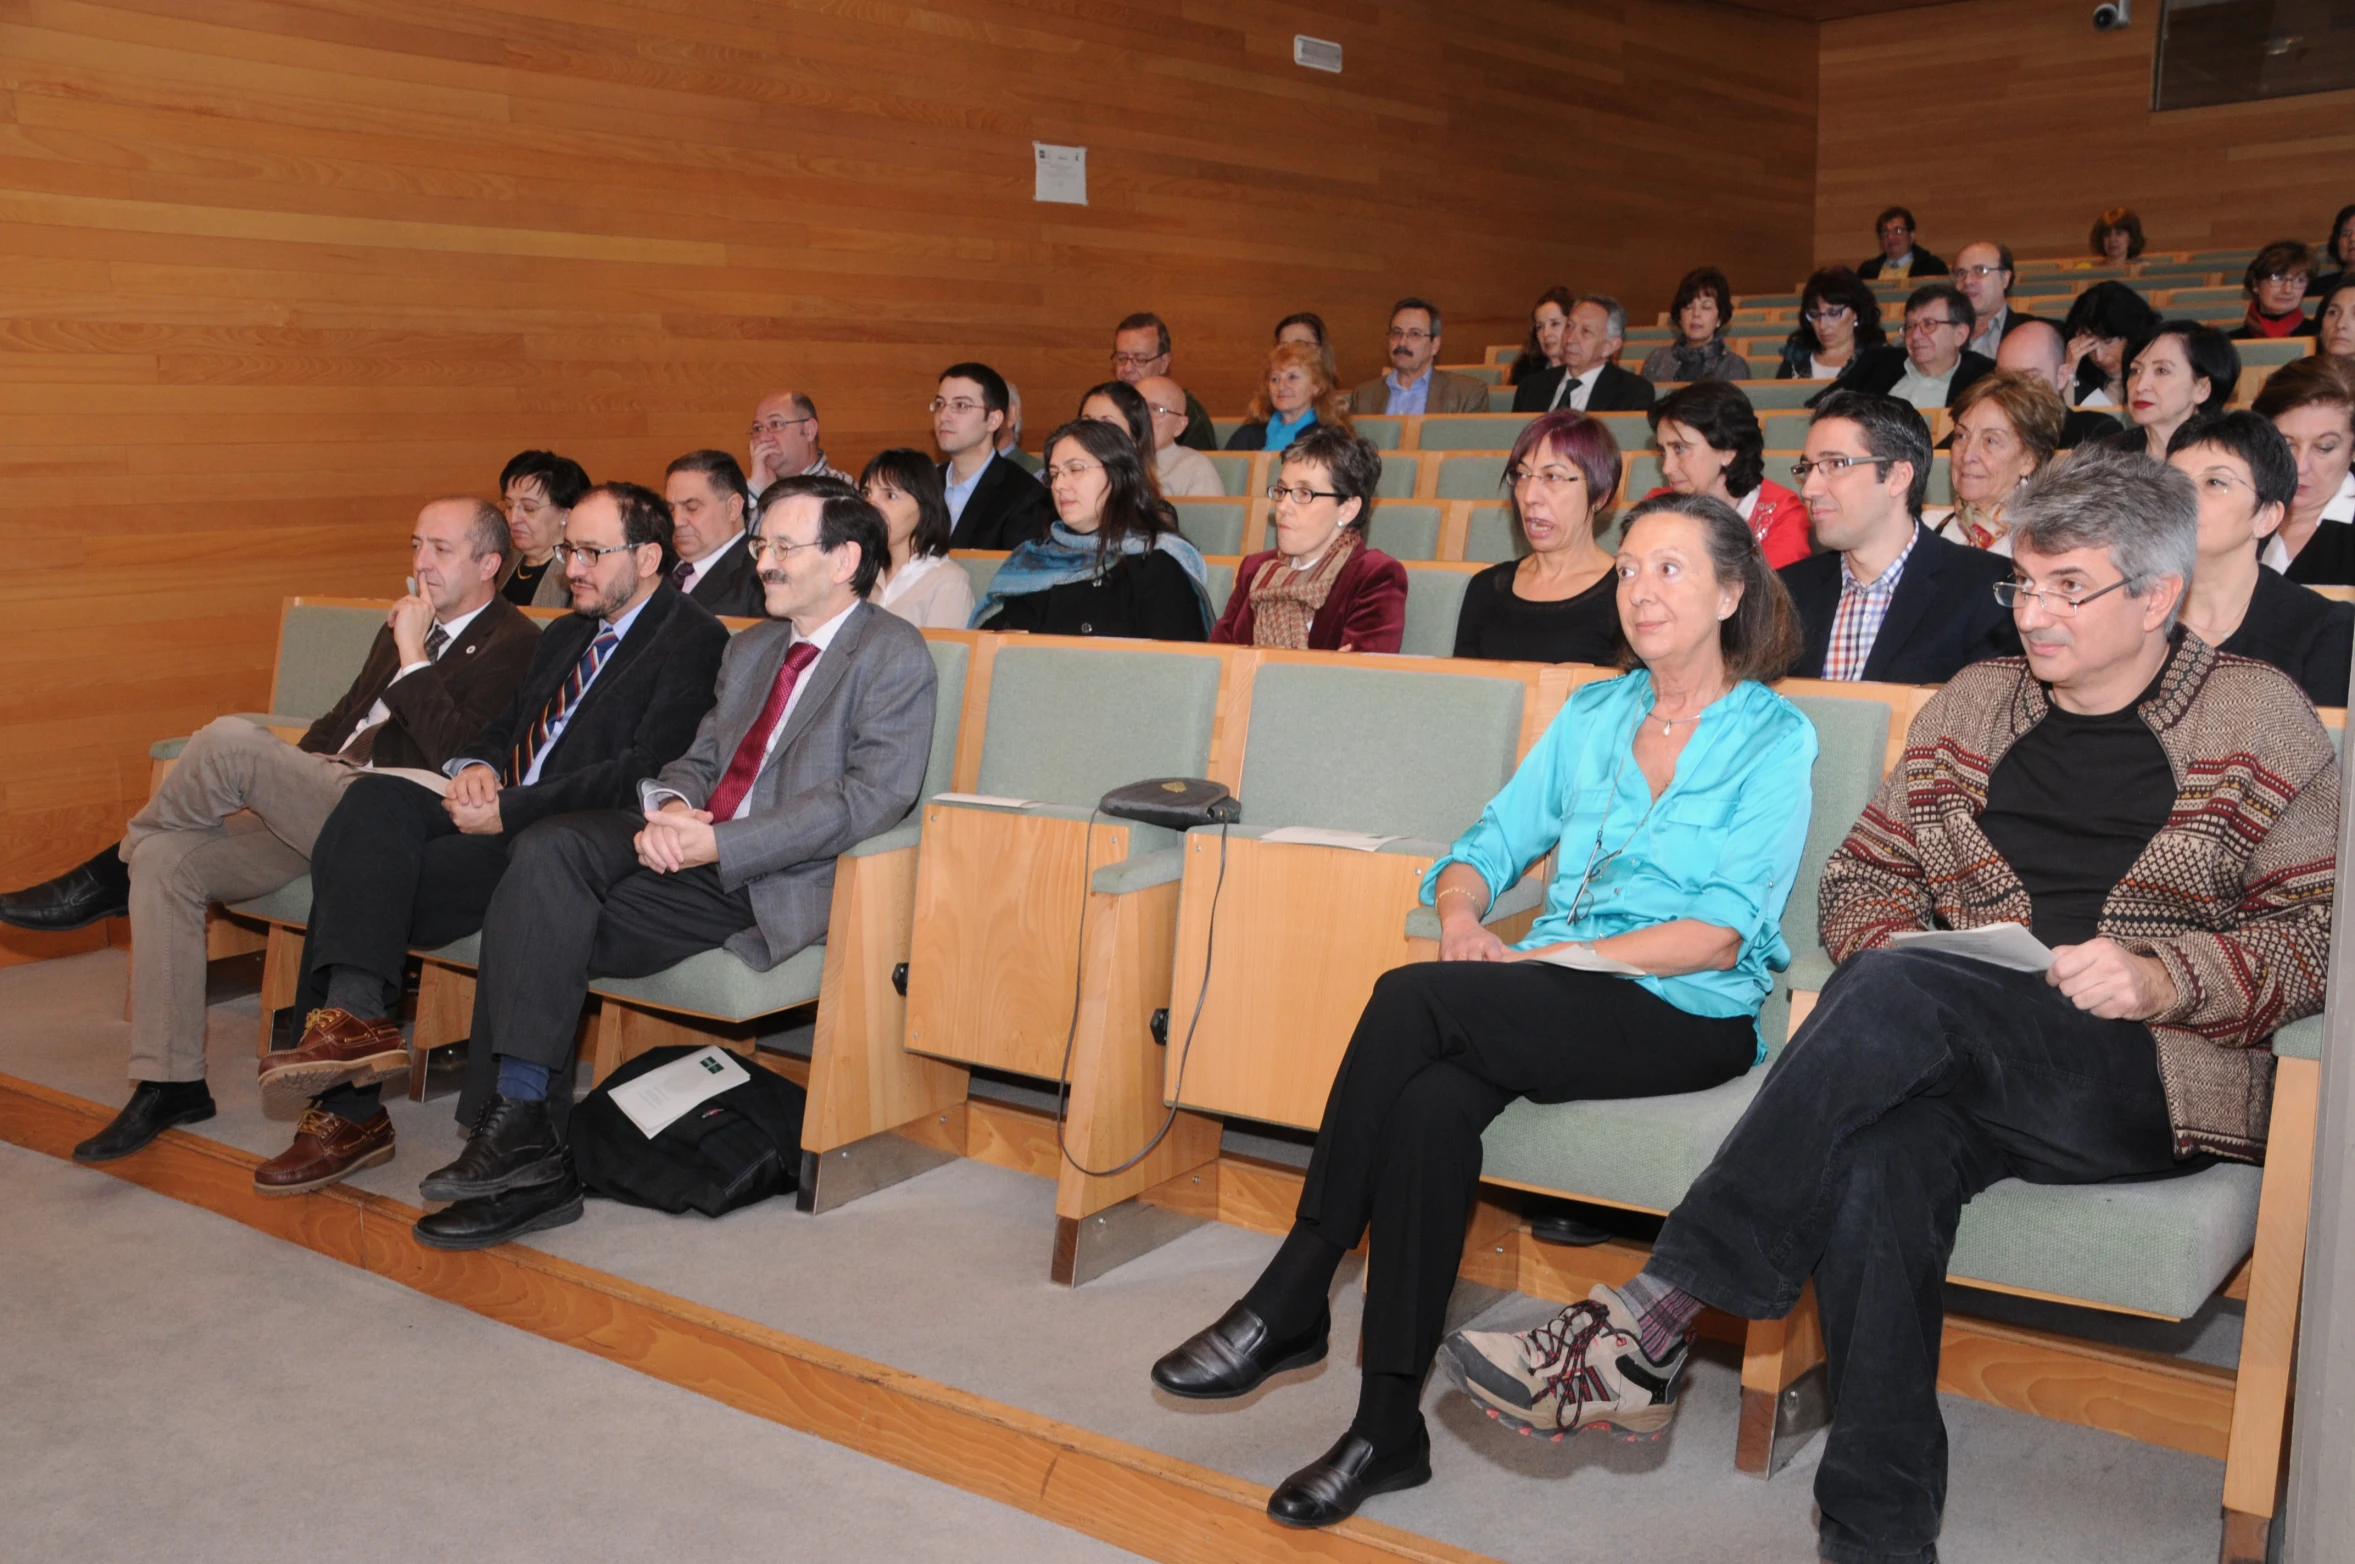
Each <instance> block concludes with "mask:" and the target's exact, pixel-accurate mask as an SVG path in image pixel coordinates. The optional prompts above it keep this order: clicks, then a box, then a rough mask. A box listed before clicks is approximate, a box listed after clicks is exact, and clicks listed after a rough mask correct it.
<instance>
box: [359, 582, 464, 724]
mask: <svg viewBox="0 0 2355 1564" xmlns="http://www.w3.org/2000/svg"><path fill="white" fill-rule="evenodd" d="M490 606H491V605H490V600H489V599H488V598H485V599H484V600H483V603H482V607H481V608H477V609H475V610H474V611H473V612H472V613H465V614H460V615H459V616H458V617H457V618H455V619H450V620H436V621H435V623H436V624H439V625H440V626H441V628H442V633H443V634H444V635H445V636H447V637H449V639H447V640H445V641H444V642H442V650H443V651H445V652H446V651H448V650H449V649H450V648H451V647H453V646H456V645H457V644H458V637H460V636H462V635H464V634H465V633H466V627H467V626H468V625H470V624H472V623H474V621H475V619H476V617H477V616H478V615H480V614H481V613H482V610H483V609H484V608H488V607H490ZM426 634H427V635H428V636H430V635H432V634H433V632H432V631H431V630H430V629H429V630H427V631H426ZM432 666H433V660H432V659H431V658H427V659H425V660H424V661H422V662H413V663H404V664H402V665H401V670H400V672H398V673H396V674H394V675H393V676H392V679H391V681H390V682H391V683H393V684H398V683H400V682H401V681H402V680H403V679H406V678H407V677H409V675H411V674H413V673H415V672H416V671H417V670H418V669H420V668H430V667H432ZM390 721H392V708H391V707H390V706H387V705H386V704H385V703H384V697H383V696H381V695H379V696H378V697H377V698H376V704H375V705H373V706H371V707H369V708H368V715H366V716H365V717H362V718H361V719H360V721H359V725H358V726H357V727H355V728H353V729H352V731H351V732H349V733H347V734H345V735H344V736H343V742H342V743H341V744H338V745H336V746H335V747H336V749H337V750H338V751H341V750H346V749H349V748H350V747H351V743H352V740H354V739H356V738H358V737H359V736H360V735H361V734H363V733H365V732H367V731H368V730H369V729H370V728H373V727H375V726H376V725H377V724H378V723H380V722H390Z"/></svg>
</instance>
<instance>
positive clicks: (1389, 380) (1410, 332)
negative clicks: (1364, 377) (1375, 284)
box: [1349, 299, 1488, 416]
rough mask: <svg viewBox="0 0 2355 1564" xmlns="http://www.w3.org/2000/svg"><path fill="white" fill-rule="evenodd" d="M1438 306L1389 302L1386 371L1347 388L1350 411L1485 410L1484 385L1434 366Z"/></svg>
mask: <svg viewBox="0 0 2355 1564" xmlns="http://www.w3.org/2000/svg"><path fill="white" fill-rule="evenodd" d="M1439 332H1440V320H1439V306H1438V305H1436V304H1430V303H1426V302H1425V301H1423V300H1421V299H1400V300H1399V301H1398V302H1397V303H1396V304H1393V305H1392V306H1390V337H1389V343H1390V372H1389V373H1388V374H1386V375H1384V376H1383V377H1382V378H1381V379H1379V380H1369V381H1367V382H1366V383H1365V384H1364V385H1362V386H1359V387H1358V388H1357V389H1356V390H1355V391H1352V392H1350V393H1349V410H1350V411H1351V412H1353V413H1393V414H1398V415H1400V416H1406V415H1409V414H1414V413H1485V412H1487V411H1488V386H1487V383H1486V382H1484V381H1479V380H1474V379H1473V378H1472V377H1471V376H1470V375H1459V374H1456V373H1455V372H1453V371H1452V370H1445V369H1435V368H1433V367H1432V364H1433V362H1434V361H1435V360H1436V359H1437V358H1438V357H1439Z"/></svg>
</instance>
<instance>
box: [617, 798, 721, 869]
mask: <svg viewBox="0 0 2355 1564" xmlns="http://www.w3.org/2000/svg"><path fill="white" fill-rule="evenodd" d="M637 848H638V862H640V863H642V864H644V865H645V866H646V867H647V868H649V869H651V870H653V871H654V872H655V873H656V874H676V873H677V872H678V871H679V870H681V869H692V868H694V867H695V866H696V865H697V864H705V863H718V862H719V861H720V842H719V837H718V836H717V834H715V833H714V832H713V830H712V821H711V811H710V810H708V809H690V808H688V807H687V805H686V803H685V802H684V801H683V800H680V799H676V798H674V799H672V800H670V801H669V802H668V803H666V804H664V805H663V806H662V807H661V808H660V809H649V810H647V811H646V828H645V829H644V830H642V831H640V832H639V833H638V836H637Z"/></svg>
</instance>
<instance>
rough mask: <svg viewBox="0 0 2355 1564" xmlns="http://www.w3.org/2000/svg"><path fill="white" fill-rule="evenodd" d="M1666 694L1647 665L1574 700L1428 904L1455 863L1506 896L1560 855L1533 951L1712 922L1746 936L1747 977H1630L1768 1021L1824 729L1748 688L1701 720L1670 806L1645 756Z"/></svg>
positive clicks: (1699, 1011) (1683, 998)
mask: <svg viewBox="0 0 2355 1564" xmlns="http://www.w3.org/2000/svg"><path fill="white" fill-rule="evenodd" d="M1652 700H1653V694H1652V677H1651V675H1650V674H1648V673H1646V672H1644V671H1643V670H1641V669H1638V670H1637V671H1635V672H1634V673H1631V674H1628V675H1627V676H1626V677H1625V678H1620V679H1606V680H1599V681H1597V682H1595V683H1593V684H1585V685H1581V686H1579V688H1578V689H1576V690H1574V691H1572V692H1571V695H1570V699H1569V700H1568V701H1567V702H1565V703H1564V704H1563V707H1562V710H1561V713H1560V715H1558V716H1556V717H1555V718H1554V721H1553V723H1552V725H1551V726H1549V727H1548V728H1547V729H1546V731H1545V736H1544V737H1542V738H1540V739H1539V740H1538V741H1537V747H1536V748H1534V749H1532V750H1531V751H1530V752H1529V757H1528V758H1527V759H1526V760H1524V761H1522V762H1521V765H1520V767H1519V769H1517V770H1516V771H1515V772H1514V773H1513V778H1512V780H1511V781H1509V782H1507V783H1506V784H1505V787H1504V791H1503V792H1501V793H1499V794H1497V795H1496V797H1495V798H1493V799H1491V800H1489V803H1488V807H1487V808H1486V809H1483V810H1482V811H1481V812H1480V819H1479V821H1478V822H1477V823H1476V824H1474V825H1473V827H1472V828H1471V829H1470V830H1468V831H1466V832H1465V833H1464V834H1463V835H1462V836H1461V837H1459V838H1458V839H1457V841H1456V844H1455V846H1454V847H1452V848H1450V849H1449V850H1448V854H1447V856H1446V857H1445V858H1442V859H1440V860H1439V861H1438V862H1437V863H1435V864H1433V865H1432V866H1431V868H1430V871H1429V872H1428V873H1426V874H1425V875H1424V876H1423V890H1422V897H1423V900H1424V901H1425V902H1426V903H1428V902H1430V901H1431V899H1432V895H1433V892H1434V891H1435V890H1436V888H1437V886H1438V882H1439V873H1440V871H1441V870H1443V869H1445V868H1446V867H1447V866H1448V865H1449V864H1455V863H1460V864H1467V865H1469V866H1470V867H1472V868H1474V869H1477V870H1479V871H1480V874H1481V877H1482V878H1483V879H1485V880H1487V882H1488V889H1489V893H1490V895H1491V896H1492V897H1493V896H1496V895H1501V894H1502V893H1503V892H1504V891H1505V890H1506V889H1507V888H1508V887H1510V886H1511V885H1512V884H1513V883H1514V882H1516V881H1517V880H1519V879H1520V878H1521V875H1522V873H1523V871H1525V870H1526V869H1527V868H1528V867H1529V866H1530V865H1531V864H1533V863H1535V862H1536V861H1537V860H1538V859H1540V858H1542V857H1544V856H1545V855H1546V854H1547V853H1549V852H1551V853H1554V854H1555V858H1554V878H1553V883H1552V884H1551V885H1549V886H1548V887H1547V888H1546V898H1545V907H1544V910H1543V911H1542V912H1541V913H1540V914H1539V915H1538V919H1537V924H1536V926H1535V927H1534V928H1532V929H1531V930H1530V931H1529V937H1528V938H1527V939H1525V940H1523V941H1521V944H1520V946H1519V947H1518V948H1520V949H1523V950H1531V949H1535V948H1537V947H1539V946H1543V945H1559V944H1562V943H1564V942H1566V941H1581V942H1583V941H1588V940H1598V939H1607V938H1609V937H1610V936H1611V935H1614V934H1625V933H1627V932H1628V931H1629V930H1631V929H1641V928H1649V927H1650V926H1652V925H1653V924H1656V923H1667V922H1671V921H1673V920H1674V919H1677V918H1697V919H1699V920H1700V921H1701V922H1703V923H1713V924H1716V925H1717V926H1718V927H1720V928H1726V929H1732V930H1733V931H1735V932H1736V933H1738V934H1739V935H1741V937H1742V950H1741V955H1740V956H1739V957H1738V958H1737V959H1736V961H1735V962H1734V965H1733V966H1732V967H1730V968H1728V969H1727V970H1725V971H1723V972H1688V973H1686V974H1684V975H1682V976H1680V977H1652V976H1648V975H1647V976H1644V977H1640V978H1634V979H1631V980H1630V981H1633V982H1636V983H1640V984H1642V985H1643V986H1644V987H1645V988H1648V989H1650V990H1651V991H1652V992H1653V993H1655V994H1657V995H1659V996H1660V997H1661V998H1662V999H1665V1000H1667V1001H1668V1002H1669V1003H1670V1004H1672V1005H1674V1006H1676V1007H1677V1008H1678V1009H1679V1010H1682V1011H1685V1012H1686V1013H1687V1014H1690V1015H1698V1016H1709V1017H1716V1018H1723V1017H1729V1016H1742V1015H1747V1016H1755V1015H1757V1013H1758V1008H1759V1006H1761V1005H1763V1004H1764V1003H1765V1002H1766V996H1767V993H1768V991H1769V990H1770V989H1771V988H1772V986H1773V981H1774V980H1773V979H1772V977H1770V976H1769V973H1771V972H1777V971H1780V970H1781V969H1783V968H1784V967H1787V966H1789V965H1790V963H1791V951H1790V947H1789V946H1788V945H1786V944H1785V943H1784V942H1783V935H1782V917H1783V904H1784V903H1785V902H1787V901H1788V900H1789V899H1790V895H1791V881H1792V880H1793V879H1794V878H1795V877H1796V876H1797V874H1798V872H1799V855H1800V850H1801V849H1802V848H1803V847H1804V846H1805V845H1806V842H1807V813H1808V809H1809V806H1810V805H1811V803H1812V801H1813V788H1812V785H1811V782H1810V772H1811V770H1812V768H1813V766H1814V764H1815V749H1816V739H1815V725H1814V724H1813V723H1810V722H1809V721H1808V720H1807V718H1806V717H1805V716H1804V715H1803V714H1801V712H1800V711H1799V709H1798V708H1797V707H1796V706H1793V705H1792V704H1791V703H1790V702H1789V701H1786V700H1784V699H1783V698H1782V697H1781V696H1780V695H1777V694H1775V693H1774V691H1772V690H1770V689H1768V688H1767V687H1766V686H1765V685H1763V684H1758V683H1754V682H1749V681H1745V682H1743V683H1741V684H1737V685H1735V686H1734V687H1733V689H1731V690H1730V691H1728V692H1727V693H1726V694H1724V695H1722V696H1720V697H1719V698H1718V699H1717V700H1716V702H1714V703H1713V704H1712V705H1710V706H1709V707H1708V708H1707V709H1706V710H1705V711H1704V712H1703V713H1702V715H1701V717H1700V725H1699V726H1698V727H1697V728H1695V729H1694V730H1693V736H1692V738H1691V739H1690V740H1688V741H1687V742H1686V744H1685V747H1684V752H1683V753H1682V754H1681V755H1679V756H1678V757H1677V762H1676V775H1675V776H1674V777H1673V778H1671V779H1670V781H1669V784H1668V788H1667V790H1666V791H1665V792H1663V793H1662V794H1661V795H1660V798H1659V801H1658V803H1657V804H1655V803H1654V802H1653V801H1652V796H1651V788H1650V786H1649V784H1647V783H1646V782H1645V781H1644V774H1643V768H1642V767H1640V766H1638V765H1637V764H1636V763H1635V757H1634V755H1633V753H1632V746H1633V745H1634V743H1635V733H1636V724H1637V723H1639V722H1641V721H1642V720H1643V719H1644V717H1645V716H1646V715H1647V714H1648V713H1649V712H1650V711H1651V709H1652ZM1614 777H1616V779H1617V780H1616V785H1614V781H1613V779H1614ZM1647 810H1649V817H1648V818H1647V816H1646V811H1647ZM1598 844H1599V845H1598ZM1623 844H1624V845H1623ZM1590 863H1591V864H1592V865H1593V866H1594V869H1593V875H1592V881H1591V883H1588V884H1587V885H1586V894H1585V896H1584V897H1583V898H1581V897H1580V895H1579V888H1580V885H1581V883H1582V882H1583V881H1586V880H1587V878H1588V865H1589V864H1590ZM1574 906H1575V907H1576V910H1577V916H1576V917H1575V918H1573V917H1572V916H1571V913H1572V910H1573V907H1574Z"/></svg>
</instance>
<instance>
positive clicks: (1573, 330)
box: [1513, 293, 1657, 413]
mask: <svg viewBox="0 0 2355 1564" xmlns="http://www.w3.org/2000/svg"><path fill="white" fill-rule="evenodd" d="M1626 345H1627V308H1626V306H1624V305H1622V304H1621V303H1620V302H1619V301H1618V300H1617V299H1614V298H1612V297H1611V296H1610V295H1609V294H1607V293H1589V294H1583V295H1581V296H1580V297H1579V299H1578V301H1577V302H1576V303H1574V304H1572V305H1571V306H1570V313H1569V315H1568V316H1567V317H1566V318H1565V319H1564V320H1563V322H1562V350H1561V351H1562V362H1561V363H1559V364H1554V365H1548V366H1547V367H1545V368H1543V369H1540V370H1537V371H1536V372H1535V373H1533V374H1530V375H1529V376H1527V377H1526V378H1524V379H1523V380H1522V382H1521V384H1520V386H1519V387H1518V388H1517V389H1516V390H1515V391H1514V392H1513V411H1514V412H1516V413H1550V412H1552V411H1554V410H1555V409H1556V408H1562V407H1567V408H1569V409H1571V410H1572V411H1574V412H1580V413H1640V412H1642V411H1643V410H1644V409H1645V408H1647V407H1650V406H1651V405H1652V398H1653V397H1654V396H1655V395H1656V394H1657V393H1655V392H1654V391H1653V389H1652V383H1651V382H1650V381H1649V380H1646V379H1645V378H1644V377H1643V376H1641V375H1638V374H1635V373H1633V372H1631V371H1629V370H1625V369H1621V368H1620V367H1619V350H1620V349H1621V348H1623V347H1625V346H1626Z"/></svg>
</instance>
